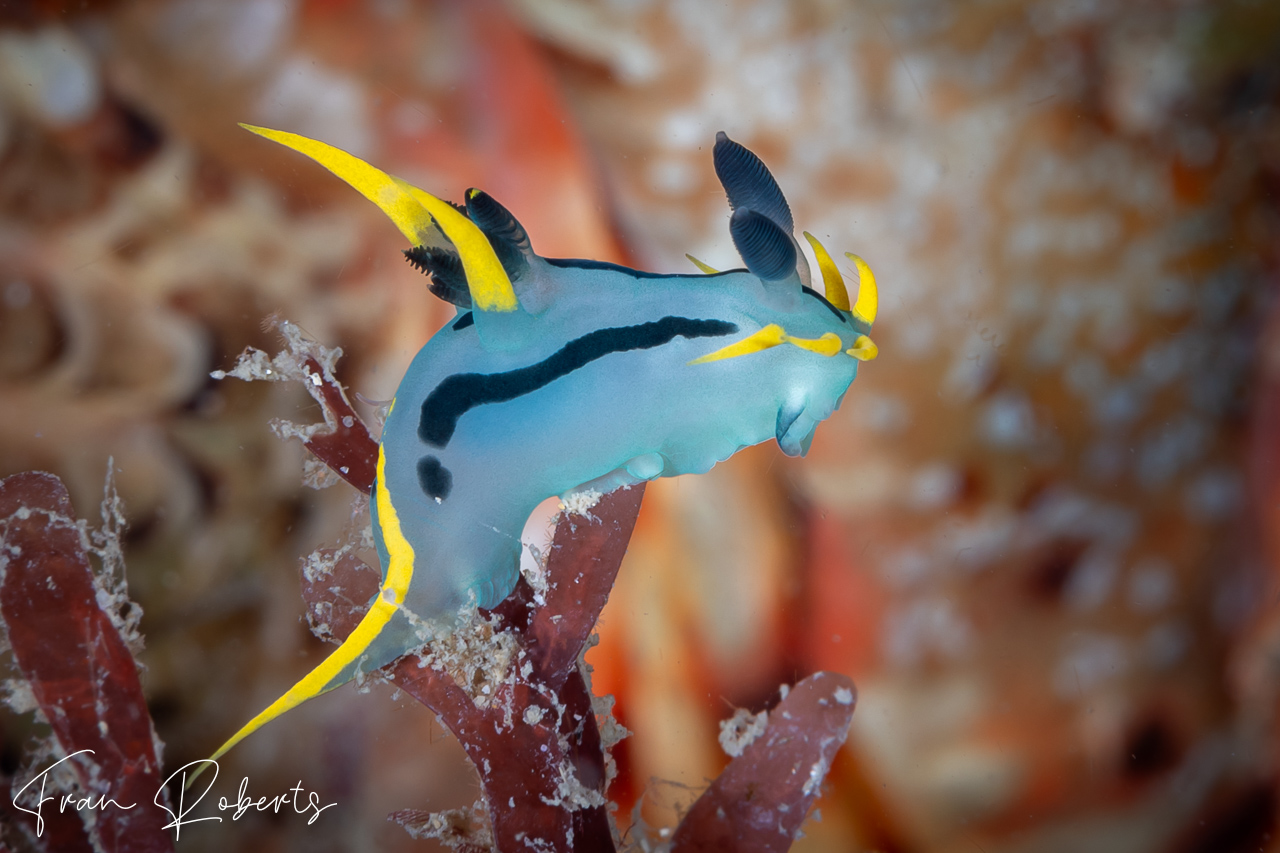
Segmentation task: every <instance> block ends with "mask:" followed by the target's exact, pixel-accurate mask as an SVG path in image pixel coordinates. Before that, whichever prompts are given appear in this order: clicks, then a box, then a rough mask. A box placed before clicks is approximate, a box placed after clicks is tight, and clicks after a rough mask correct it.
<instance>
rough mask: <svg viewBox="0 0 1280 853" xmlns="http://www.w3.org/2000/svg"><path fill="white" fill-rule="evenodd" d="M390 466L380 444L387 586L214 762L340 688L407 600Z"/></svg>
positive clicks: (407, 550) (408, 553)
mask: <svg viewBox="0 0 1280 853" xmlns="http://www.w3.org/2000/svg"><path fill="white" fill-rule="evenodd" d="M393 405H394V403H393ZM385 466H386V456H385V455H384V454H383V451H382V448H378V483H377V490H376V492H375V495H374V499H375V500H376V501H377V502H378V524H379V527H380V528H381V530H382V538H383V542H385V543H386V546H387V554H388V556H389V557H390V558H391V559H390V565H389V566H388V567H387V579H386V581H385V582H384V583H383V585H382V590H381V592H380V593H379V595H378V597H377V598H375V599H374V600H373V605H372V606H371V607H370V608H369V612H368V613H366V614H365V615H364V618H363V619H361V620H360V624H359V625H357V626H356V629H355V630H354V631H352V632H351V634H350V636H348V637H347V638H346V639H345V640H343V642H342V645H340V646H338V648H337V649H336V650H335V651H334V652H333V654H331V655H329V656H328V657H327V658H325V659H324V661H323V662H322V663H321V664H320V665H319V666H317V667H316V668H315V669H313V670H311V672H309V673H307V675H306V676H305V677H304V678H303V679H302V680H301V681H299V682H298V683H297V684H295V685H293V687H290V688H289V690H288V691H287V692H286V693H285V694H284V695H283V696H281V697H280V698H279V699H277V700H276V701H274V702H272V703H271V704H270V705H268V706H267V708H266V710H264V711H263V712H262V713H261V714H258V716H256V717H254V718H253V719H252V720H250V721H249V722H247V723H245V724H244V726H242V727H241V729H240V731H238V732H236V733H235V734H234V735H232V736H231V738H230V739H229V740H228V741H227V742H226V743H224V744H223V745H222V746H220V747H218V749H217V751H216V752H214V754H213V755H211V756H210V757H209V760H210V761H217V760H218V759H219V758H221V757H222V756H223V755H226V753H227V752H228V751H229V750H230V749H231V748H232V747H233V746H235V745H236V744H238V743H239V742H240V741H242V740H244V739H245V738H246V737H248V736H249V735H251V734H253V733H254V732H256V731H257V730H258V729H260V728H262V727H263V726H264V725H266V724H267V723H269V722H271V721H272V720H274V719H275V718H276V717H279V716H280V715H281V714H284V713H285V712H287V711H291V710H293V709H294V708H296V707H298V706H299V705H301V704H302V703H303V702H305V701H307V700H308V699H312V698H314V697H316V696H319V695H320V694H321V693H324V692H326V691H327V690H330V689H332V688H333V687H338V686H340V685H337V684H333V685H332V686H331V682H332V681H333V680H334V678H336V677H337V676H338V675H339V674H340V673H341V672H342V671H343V670H344V669H346V668H347V667H348V666H350V665H351V664H352V663H354V662H355V661H356V660H357V659H358V658H359V657H360V655H362V654H364V652H365V650H366V649H368V648H369V646H370V645H372V644H373V641H374V640H376V639H377V638H378V635H379V634H380V633H382V629H383V628H385V627H386V625H387V623H388V622H390V621H391V617H392V616H394V615H395V612H396V611H397V610H398V609H399V608H400V605H401V604H403V603H404V597H405V593H406V592H407V591H408V589H409V582H410V581H411V580H412V579H413V546H411V545H410V544H409V542H408V540H406V539H405V538H404V534H403V533H402V532H401V530H400V518H399V516H397V515H396V510H395V507H394V506H393V505H392V503H391V494H390V493H389V492H388V491H387V486H386V482H387V480H386V476H385V475H384V471H383V469H384V468H385ZM208 766H209V765H207V764H205V765H201V766H200V768H199V769H197V770H196V772H195V773H193V774H192V775H191V776H190V777H188V779H187V787H188V788H189V787H191V785H192V783H194V782H195V780H196V778H197V777H198V776H199V775H200V774H201V773H202V772H203V771H204V768H205V767H208Z"/></svg>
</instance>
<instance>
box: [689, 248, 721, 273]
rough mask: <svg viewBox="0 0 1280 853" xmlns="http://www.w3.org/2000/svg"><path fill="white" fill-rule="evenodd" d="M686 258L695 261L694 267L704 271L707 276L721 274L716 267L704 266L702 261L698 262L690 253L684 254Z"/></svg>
mask: <svg viewBox="0 0 1280 853" xmlns="http://www.w3.org/2000/svg"><path fill="white" fill-rule="evenodd" d="M684 256H685V257H686V258H688V259H689V260H691V261H693V265H694V266H695V267H697V268H698V269H700V270H702V271H703V272H704V273H706V274H707V275H715V274H716V273H718V272H720V270H718V269H716V268H715V267H712V266H707V265H706V264H704V263H703V262H702V261H700V260H698V259H697V258H695V257H694V256H693V255H691V254H689V253H688V252H685V253H684Z"/></svg>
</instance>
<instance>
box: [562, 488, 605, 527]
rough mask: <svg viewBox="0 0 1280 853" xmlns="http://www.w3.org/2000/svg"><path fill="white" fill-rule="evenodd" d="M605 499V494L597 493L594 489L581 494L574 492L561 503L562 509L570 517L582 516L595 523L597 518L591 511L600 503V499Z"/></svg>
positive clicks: (585, 490)
mask: <svg viewBox="0 0 1280 853" xmlns="http://www.w3.org/2000/svg"><path fill="white" fill-rule="evenodd" d="M602 497H604V492H597V491H595V490H594V489H584V490H583V491H580V492H574V493H572V494H569V495H565V497H564V498H563V499H561V501H560V505H561V508H562V509H563V510H564V511H565V512H566V513H568V514H569V515H580V516H582V517H583V518H585V519H587V520H589V521H594V520H595V516H594V515H592V514H591V512H590V510H591V508H592V507H593V506H595V505H596V504H598V503H600V499H601V498H602Z"/></svg>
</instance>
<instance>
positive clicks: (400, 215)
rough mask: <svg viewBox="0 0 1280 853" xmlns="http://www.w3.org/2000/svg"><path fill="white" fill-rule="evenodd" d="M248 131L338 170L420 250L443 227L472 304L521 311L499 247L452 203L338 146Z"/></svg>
mask: <svg viewBox="0 0 1280 853" xmlns="http://www.w3.org/2000/svg"><path fill="white" fill-rule="evenodd" d="M240 126H241V127H243V128H244V129H245V130H248V131H250V132H252V133H256V134H258V135H259V136H263V137H266V138H267V139H270V140H272V141H273V142H278V143H280V144H281V145H283V146H285V147H286V148H292V149H293V150H294V151H297V152H298V153H299V154H305V155H306V156H308V157H310V158H311V159H312V160H315V161H316V162H317V163H319V164H320V165H321V166H324V167H325V168H326V169H328V170H329V171H330V172H333V173H334V174H335V175H337V176H338V177H339V178H342V180H344V181H346V182H347V183H348V184H350V185H351V186H352V187H354V188H355V189H356V190H358V191H359V192H360V194H361V195H363V196H364V197H365V198H367V199H369V201H371V202H373V203H374V204H376V205H377V206H378V209H379V210H381V211H382V212H383V213H385V214H386V215H387V217H388V218H389V219H390V220H391V221H392V222H393V223H395V226H396V227H397V228H399V229H400V233H402V234H404V236H405V237H407V238H409V242H410V243H412V244H413V245H415V246H421V245H423V244H424V243H427V242H429V241H430V239H431V235H432V231H433V229H434V228H435V227H438V228H439V229H440V231H442V232H444V235H445V236H446V237H448V238H449V240H450V241H451V242H452V243H453V245H454V247H455V248H456V249H457V250H458V255H459V257H461V258H462V269H463V272H464V273H466V276H467V288H468V290H470V291H471V302H472V305H473V306H474V307H475V308H478V309H479V310H481V311H499V312H503V311H515V310H516V309H517V308H519V307H520V303H519V301H518V300H517V299H516V294H515V290H514V289H513V288H512V287H511V280H510V279H509V278H508V277H507V273H506V270H504V269H503V268H502V263H501V262H500V261H499V260H498V256H497V255H496V254H494V251H493V246H491V245H490V244H489V240H488V238H487V237H485V236H484V233H483V232H482V231H481V230H480V229H479V228H477V227H476V225H475V223H474V222H472V221H471V220H470V219H468V218H467V217H465V216H463V215H462V214H461V213H459V212H458V211H457V210H456V209H454V208H453V206H452V205H450V204H448V203H446V202H444V201H441V200H440V199H438V198H436V197H435V196H433V195H431V194H430V193H428V192H425V191H423V190H420V189H418V188H417V187H415V186H412V185H410V184H408V183H406V182H405V181H402V180H400V179H399V178H397V177H394V176H393V175H388V174H387V173H386V172H383V171H382V170H381V169H378V168H375V167H374V166H370V165H369V164H368V163H366V162H364V161H363V160H361V159H360V158H358V157H355V156H353V155H351V154H348V153H347V152H346V151H343V150H342V149H341V148H334V147H333V146H332V145H326V144H325V143H323V142H319V141H317V140H315V139H308V138H307V137H305V136H299V135H298V134H296V133H288V132H286V131H283V130H271V129H270V128H265V127H255V126H254V125H251V124H241V125H240Z"/></svg>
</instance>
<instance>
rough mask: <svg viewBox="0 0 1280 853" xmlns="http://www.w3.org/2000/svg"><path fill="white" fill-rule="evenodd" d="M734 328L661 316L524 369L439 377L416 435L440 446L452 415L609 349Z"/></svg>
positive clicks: (573, 345)
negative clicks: (439, 379) (659, 318)
mask: <svg viewBox="0 0 1280 853" xmlns="http://www.w3.org/2000/svg"><path fill="white" fill-rule="evenodd" d="M736 331H738V327H737V326H736V325H734V324H733V323H729V322H726V321H724V320H691V319H689V318H687V317H663V318H662V319H661V320H657V321H655V322H651V323H641V324H639V325H637V326H620V327H618V328H613V329H598V330H596V331H594V332H590V333H589V334H586V335H583V336H582V337H580V338H576V339H574V340H572V341H569V343H567V344H565V345H564V346H563V347H561V348H560V349H559V350H558V351H557V352H556V353H555V354H553V355H551V356H549V357H547V358H545V359H543V360H542V361H540V362H538V363H537V364H532V365H529V366H528V367H521V368H517V369H516V370H508V371H506V372H505V373H487V374H486V373H455V374H453V375H452V376H448V377H446V378H445V379H444V380H443V381H441V383H440V384H439V385H437V386H436V387H435V388H433V389H432V390H431V393H430V394H428V395H427V399H425V400H423V401H422V415H421V418H420V419H419V421H418V438H420V439H422V441H424V442H425V443H427V444H430V445H433V446H435V447H444V446H445V445H447V444H448V443H449V439H451V438H453V432H454V430H455V429H456V428H457V426H458V418H460V417H462V416H463V415H464V414H465V413H466V412H468V411H469V410H471V409H473V408H475V407H476V406H483V405H484V404H486V403H505V402H507V401H509V400H514V399H516V398H517V397H521V396H523V395H525V394H528V393H530V392H531V391H537V390H538V389H539V388H543V387H545V386H547V385H549V384H551V383H552V382H554V381H555V380H557V379H559V378H560V377H561V376H566V375H568V374H570V373H572V372H573V371H575V370H577V369H578V368H580V367H583V366H585V365H587V364H590V363H591V362H593V361H595V360H596V359H598V358H603V357H604V356H606V355H609V354H610V353H615V352H627V351H629V350H637V349H652V348H654V347H659V346H662V345H663V344H667V343H670V342H671V341H672V340H674V339H675V338H677V337H683V338H706V337H720V336H723V335H732V334H733V333H734V332H736ZM428 458H430V457H428Z"/></svg>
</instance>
